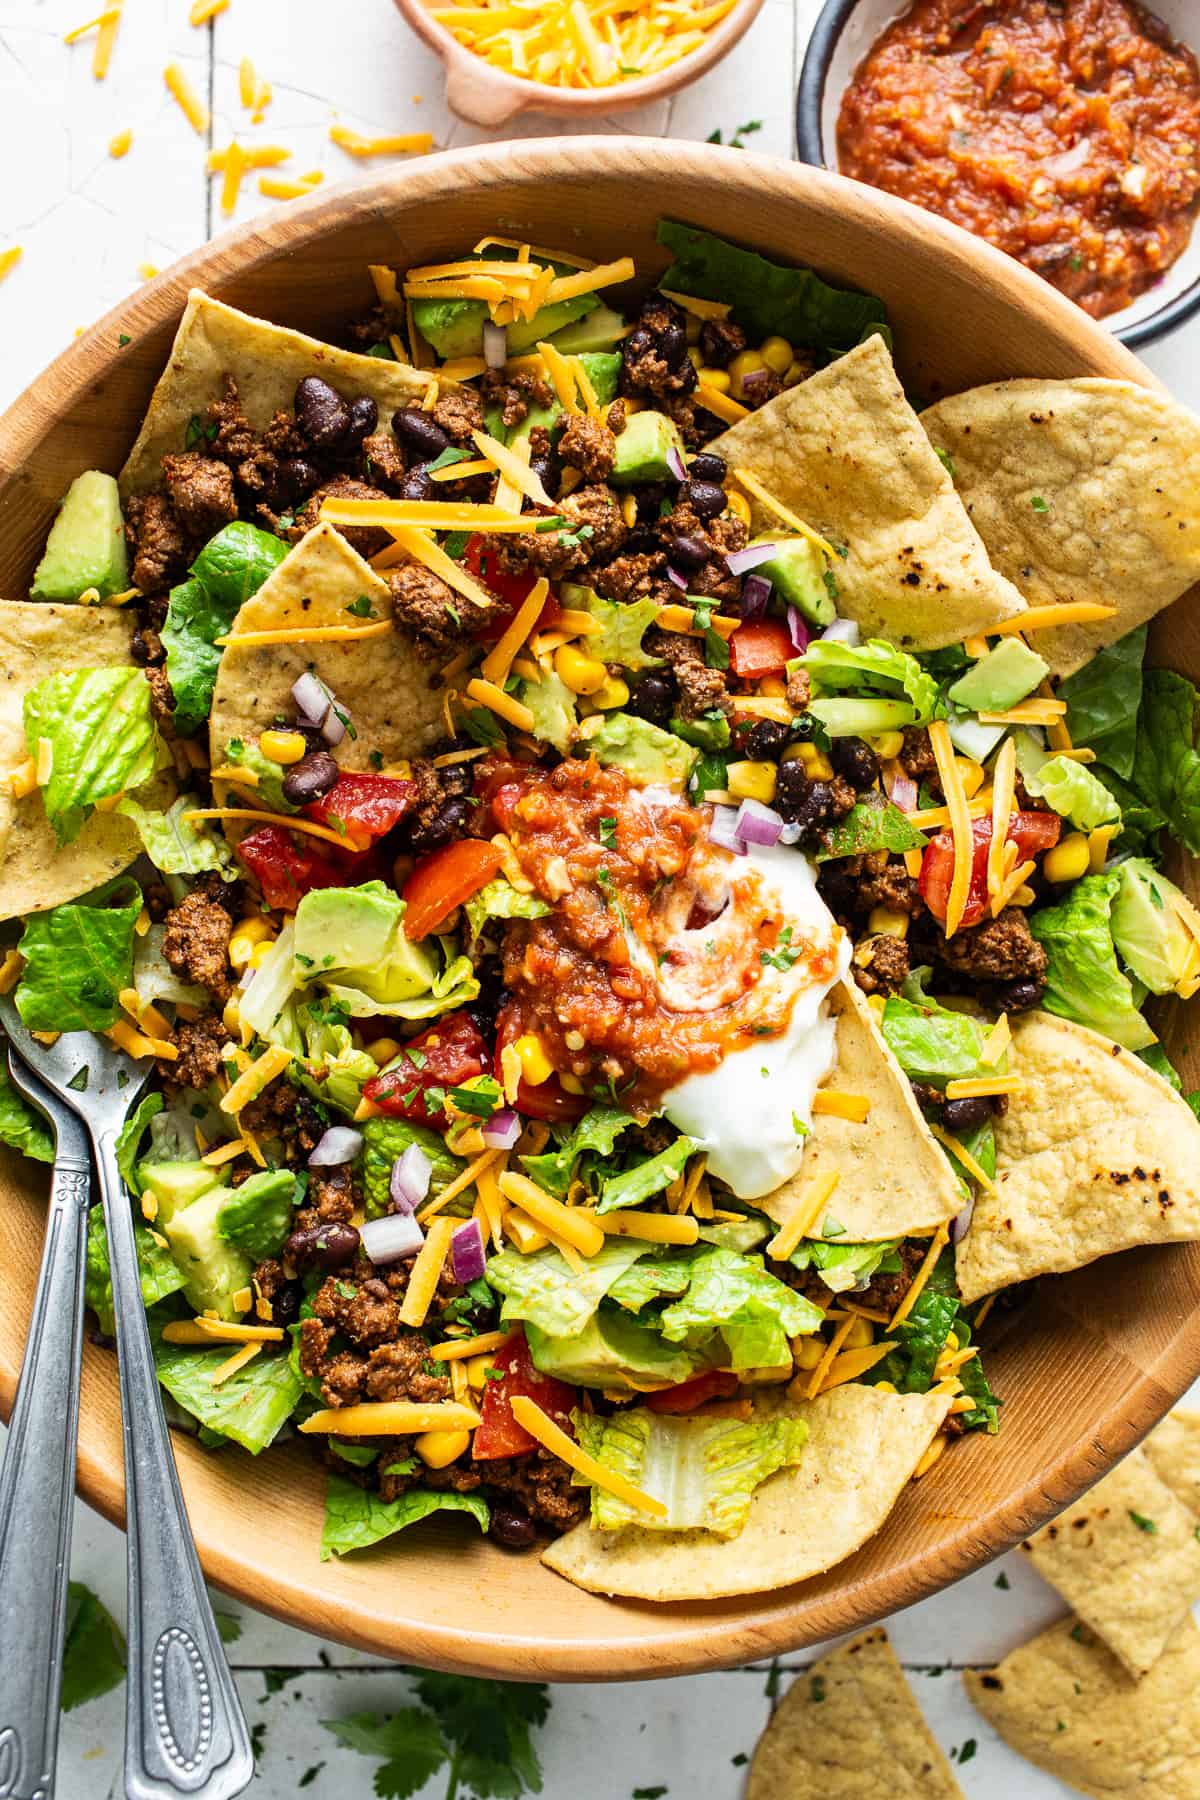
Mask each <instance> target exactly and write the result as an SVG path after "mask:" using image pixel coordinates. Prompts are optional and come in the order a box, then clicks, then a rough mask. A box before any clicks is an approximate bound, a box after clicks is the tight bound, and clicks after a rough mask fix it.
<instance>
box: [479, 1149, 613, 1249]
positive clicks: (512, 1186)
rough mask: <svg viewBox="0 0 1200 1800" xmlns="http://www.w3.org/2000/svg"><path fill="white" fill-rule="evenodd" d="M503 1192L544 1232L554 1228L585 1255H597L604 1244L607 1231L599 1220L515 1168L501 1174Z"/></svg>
mask: <svg viewBox="0 0 1200 1800" xmlns="http://www.w3.org/2000/svg"><path fill="white" fill-rule="evenodd" d="M500 1192H501V1193H502V1194H503V1195H504V1198H505V1199H506V1200H508V1201H509V1202H510V1203H511V1204H512V1205H513V1206H519V1207H520V1208H521V1211H522V1212H525V1213H528V1214H529V1217H530V1218H531V1219H532V1220H533V1221H534V1223H535V1224H537V1225H540V1226H541V1228H542V1230H543V1231H552V1232H554V1233H555V1235H556V1236H558V1237H561V1238H563V1239H564V1240H565V1242H567V1243H568V1244H570V1245H571V1246H572V1248H573V1249H576V1250H578V1251H579V1253H580V1255H581V1256H595V1254H596V1252H597V1251H598V1250H601V1249H603V1247H604V1232H603V1231H602V1230H601V1227H600V1223H599V1221H598V1220H597V1219H594V1218H592V1217H591V1216H590V1215H589V1214H588V1213H586V1212H584V1211H582V1210H581V1208H579V1207H577V1206H564V1205H563V1203H562V1201H561V1200H556V1199H555V1198H554V1196H553V1195H552V1194H548V1193H547V1192H546V1190H545V1189H544V1188H540V1187H538V1185H537V1183H536V1182H534V1181H530V1179H529V1177H528V1176H527V1175H518V1174H517V1173H516V1172H515V1171H514V1170H512V1169H506V1170H505V1171H504V1174H503V1175H501V1177H500Z"/></svg>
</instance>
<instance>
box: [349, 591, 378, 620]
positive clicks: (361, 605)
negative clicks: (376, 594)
mask: <svg viewBox="0 0 1200 1800" xmlns="http://www.w3.org/2000/svg"><path fill="white" fill-rule="evenodd" d="M346 611H347V612H348V613H353V614H354V616H355V618H356V619H373V618H374V617H375V608H374V607H373V606H372V605H371V602H370V600H369V599H368V597H367V595H366V594H360V595H359V596H358V599H357V600H352V601H351V602H350V604H349V606H348V607H347V608H346Z"/></svg>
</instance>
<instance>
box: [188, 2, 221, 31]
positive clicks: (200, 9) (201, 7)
mask: <svg viewBox="0 0 1200 1800" xmlns="http://www.w3.org/2000/svg"><path fill="white" fill-rule="evenodd" d="M228 5H229V0H192V10H191V11H190V12H189V13H188V24H189V25H207V24H208V21H209V20H210V19H215V18H216V16H217V14H218V13H222V12H224V11H225V8H226V7H227V6H228Z"/></svg>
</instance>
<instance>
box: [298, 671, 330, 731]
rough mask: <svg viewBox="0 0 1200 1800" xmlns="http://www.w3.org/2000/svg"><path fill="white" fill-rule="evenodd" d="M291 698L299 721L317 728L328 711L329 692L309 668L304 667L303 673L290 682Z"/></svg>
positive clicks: (315, 729) (314, 728)
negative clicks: (294, 703)
mask: <svg viewBox="0 0 1200 1800" xmlns="http://www.w3.org/2000/svg"><path fill="white" fill-rule="evenodd" d="M292 699H293V700H294V701H295V702H296V711H297V712H298V713H299V715H300V723H301V724H302V725H308V726H311V728H312V729H313V730H314V731H317V730H319V729H320V725H321V721H322V720H323V719H324V717H325V714H326V713H327V712H328V711H329V693H328V690H327V689H326V688H325V686H324V685H323V683H321V682H320V681H318V680H317V678H316V676H315V675H314V674H313V673H312V671H311V669H306V670H305V672H304V674H303V675H301V676H300V677H299V679H298V680H297V681H294V682H293V683H292Z"/></svg>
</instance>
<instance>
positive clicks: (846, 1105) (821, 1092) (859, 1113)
mask: <svg viewBox="0 0 1200 1800" xmlns="http://www.w3.org/2000/svg"><path fill="white" fill-rule="evenodd" d="M812 1109H813V1115H814V1117H815V1116H816V1115H817V1114H819V1113H828V1114H829V1115H830V1117H831V1118H835V1119H849V1120H850V1122H851V1123H852V1124H854V1125H861V1124H862V1123H863V1121H864V1120H865V1119H866V1117H867V1115H868V1114H869V1112H870V1110H871V1102H870V1100H869V1099H868V1098H867V1096H866V1095H865V1094H843V1093H840V1092H839V1091H838V1089H837V1088H818V1089H817V1091H816V1093H815V1094H814V1095H813V1108H812Z"/></svg>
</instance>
